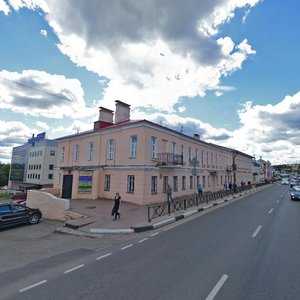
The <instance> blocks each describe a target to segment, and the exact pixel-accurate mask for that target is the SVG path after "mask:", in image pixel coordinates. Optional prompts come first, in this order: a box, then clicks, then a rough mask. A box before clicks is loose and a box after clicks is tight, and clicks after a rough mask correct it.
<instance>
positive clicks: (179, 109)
mask: <svg viewBox="0 0 300 300" xmlns="http://www.w3.org/2000/svg"><path fill="white" fill-rule="evenodd" d="M185 110H186V107H185V106H179V107H178V111H179V112H180V113H183V112H184V111H185Z"/></svg>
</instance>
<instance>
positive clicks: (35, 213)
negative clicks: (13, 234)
mask: <svg viewBox="0 0 300 300" xmlns="http://www.w3.org/2000/svg"><path fill="white" fill-rule="evenodd" d="M41 217H42V213H41V211H40V210H39V209H37V208H30V207H28V206H25V205H20V204H14V203H2V204H0V228H4V227H9V226H14V225H18V224H36V223H38V222H39V221H40V219H41Z"/></svg>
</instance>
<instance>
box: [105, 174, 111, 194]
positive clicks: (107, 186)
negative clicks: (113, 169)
mask: <svg viewBox="0 0 300 300" xmlns="http://www.w3.org/2000/svg"><path fill="white" fill-rule="evenodd" d="M104 191H110V175H105V177H104Z"/></svg>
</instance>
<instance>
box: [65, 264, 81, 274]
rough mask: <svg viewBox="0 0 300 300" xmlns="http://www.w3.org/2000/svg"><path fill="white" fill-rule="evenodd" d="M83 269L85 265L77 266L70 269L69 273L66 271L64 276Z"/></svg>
mask: <svg viewBox="0 0 300 300" xmlns="http://www.w3.org/2000/svg"><path fill="white" fill-rule="evenodd" d="M82 267H84V265H79V266H76V267H74V268H72V269H69V270H67V271H64V274H68V273H70V272H73V271H75V270H78V269H80V268H82Z"/></svg>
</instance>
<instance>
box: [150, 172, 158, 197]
mask: <svg viewBox="0 0 300 300" xmlns="http://www.w3.org/2000/svg"><path fill="white" fill-rule="evenodd" d="M151 193H152V194H157V176H152V177H151Z"/></svg>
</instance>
